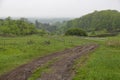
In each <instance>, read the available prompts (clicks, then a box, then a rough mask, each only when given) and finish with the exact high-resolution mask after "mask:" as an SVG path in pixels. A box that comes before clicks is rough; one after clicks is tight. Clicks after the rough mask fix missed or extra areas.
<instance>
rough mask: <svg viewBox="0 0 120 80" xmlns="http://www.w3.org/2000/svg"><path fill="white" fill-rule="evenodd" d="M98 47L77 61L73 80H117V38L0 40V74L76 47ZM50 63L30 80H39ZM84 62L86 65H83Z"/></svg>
mask: <svg viewBox="0 0 120 80" xmlns="http://www.w3.org/2000/svg"><path fill="white" fill-rule="evenodd" d="M87 43H97V44H99V48H98V49H97V50H96V51H94V52H91V54H88V55H85V56H83V57H82V58H80V59H78V60H76V63H75V65H74V68H75V71H76V74H75V76H74V78H73V80H119V79H120V36H117V37H109V38H87V37H86V38H84V37H83V38H80V37H75V36H74V37H71V36H67V37H66V36H43V37H41V36H37V35H32V36H25V37H13V38H10V37H6V38H5V37H0V74H3V73H5V72H8V71H10V70H11V69H14V68H16V67H18V66H19V65H21V64H24V63H27V62H29V61H31V60H33V59H35V58H37V57H41V56H45V55H47V54H51V53H53V52H56V51H57V52H58V51H61V50H64V49H66V48H71V47H74V46H77V45H82V44H87ZM52 62H53V61H50V62H48V63H46V64H45V65H44V66H43V67H41V68H38V69H37V70H36V71H35V73H34V74H33V75H32V77H31V78H30V79H29V80H34V79H36V78H38V77H39V76H40V75H38V74H40V73H41V72H42V71H45V70H46V69H47V66H48V65H49V64H51V63H52ZM83 62H85V63H83Z"/></svg>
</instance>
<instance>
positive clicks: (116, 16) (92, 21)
mask: <svg viewBox="0 0 120 80" xmlns="http://www.w3.org/2000/svg"><path fill="white" fill-rule="evenodd" d="M62 28H63V29H64V31H66V30H67V29H69V28H81V29H83V30H85V31H87V32H94V31H104V32H107V33H114V32H119V31H120V12H118V11H116V10H103V11H94V12H93V13H90V14H87V15H85V16H82V17H80V18H77V19H74V20H70V21H68V22H67V24H66V26H64V27H62Z"/></svg>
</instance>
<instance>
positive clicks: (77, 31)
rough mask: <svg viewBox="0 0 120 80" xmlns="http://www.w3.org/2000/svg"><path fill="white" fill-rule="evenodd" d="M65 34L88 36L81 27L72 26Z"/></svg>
mask: <svg viewBox="0 0 120 80" xmlns="http://www.w3.org/2000/svg"><path fill="white" fill-rule="evenodd" d="M65 35H76V36H87V33H86V32H85V31H83V30H81V29H79V28H71V29H69V30H67V31H66V33H65Z"/></svg>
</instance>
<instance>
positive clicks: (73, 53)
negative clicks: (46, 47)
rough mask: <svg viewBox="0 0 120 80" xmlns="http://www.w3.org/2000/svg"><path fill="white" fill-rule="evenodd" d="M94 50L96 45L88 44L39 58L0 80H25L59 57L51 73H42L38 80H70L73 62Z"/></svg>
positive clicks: (2, 76) (52, 66) (51, 67)
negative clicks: (37, 69)
mask: <svg viewBox="0 0 120 80" xmlns="http://www.w3.org/2000/svg"><path fill="white" fill-rule="evenodd" d="M95 48H97V45H96V44H90V45H85V46H78V47H75V48H73V49H66V50H64V51H62V52H56V53H53V54H50V55H47V56H44V57H40V58H38V59H36V60H33V61H31V62H29V63H27V64H24V65H22V66H20V67H18V68H16V69H14V70H12V71H10V72H8V73H6V74H4V75H1V76H0V80H27V79H28V78H29V77H30V76H31V74H32V73H33V72H34V70H35V69H36V68H38V67H41V66H42V65H44V64H45V63H47V62H49V61H50V60H52V59H53V58H56V57H61V59H60V60H58V61H56V62H55V63H53V64H52V65H51V66H50V69H51V70H52V71H51V72H49V73H43V74H42V76H41V78H40V79H38V80H71V76H72V65H73V63H74V61H75V60H76V59H77V58H80V56H81V55H83V54H86V53H88V52H90V51H92V50H94V49H95Z"/></svg>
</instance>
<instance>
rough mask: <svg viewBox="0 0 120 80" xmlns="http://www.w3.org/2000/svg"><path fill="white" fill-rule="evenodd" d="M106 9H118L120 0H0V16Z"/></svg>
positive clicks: (59, 14)
mask: <svg viewBox="0 0 120 80" xmlns="http://www.w3.org/2000/svg"><path fill="white" fill-rule="evenodd" d="M106 9H112V10H113V9H115V10H118V11H120V0H0V17H7V16H11V17H42V18H47V17H48V18H52V17H80V16H82V15H85V14H87V13H90V12H93V11H94V10H106Z"/></svg>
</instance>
